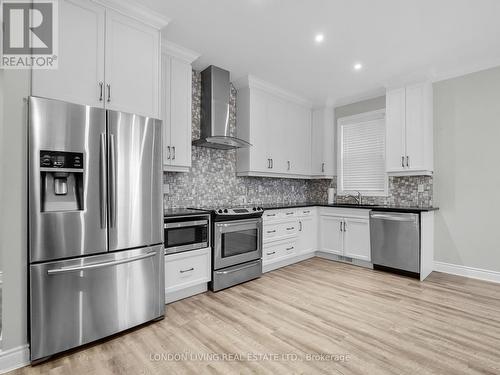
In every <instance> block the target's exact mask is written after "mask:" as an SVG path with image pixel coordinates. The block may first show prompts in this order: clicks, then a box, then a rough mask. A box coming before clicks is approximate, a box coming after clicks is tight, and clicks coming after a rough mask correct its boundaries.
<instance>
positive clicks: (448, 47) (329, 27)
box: [141, 0, 500, 105]
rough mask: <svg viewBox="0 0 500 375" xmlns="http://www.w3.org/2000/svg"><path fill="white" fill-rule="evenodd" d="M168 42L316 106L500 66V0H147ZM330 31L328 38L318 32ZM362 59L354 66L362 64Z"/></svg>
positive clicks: (199, 64) (199, 65)
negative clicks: (163, 23) (410, 81)
mask: <svg viewBox="0 0 500 375" xmlns="http://www.w3.org/2000/svg"><path fill="white" fill-rule="evenodd" d="M141 3H142V4H144V5H145V6H147V7H149V8H151V9H153V10H156V11H158V12H160V13H162V14H164V15H165V16H167V17H169V18H170V19H171V23H170V24H169V26H168V27H167V29H166V33H167V35H166V38H167V39H168V40H170V41H172V42H175V43H177V44H180V45H182V46H184V47H187V48H190V49H193V50H195V51H196V52H199V53H201V57H200V58H199V59H198V60H197V61H196V62H195V64H194V66H195V68H197V69H202V68H205V67H206V66H208V65H210V64H213V65H217V66H220V67H222V68H225V69H227V70H229V71H231V79H232V80H235V79H238V78H241V77H242V76H244V75H246V74H252V75H255V76H256V77H258V78H260V79H263V80H265V81H268V82H270V83H272V84H274V85H277V86H279V87H282V88H283V89H286V90H289V91H292V92H294V93H296V94H298V95H301V96H304V97H305V98H308V99H309V100H311V101H312V102H314V103H315V104H317V105H321V104H325V103H330V104H335V103H336V104H339V103H340V102H346V101H348V100H349V99H350V98H360V97H362V96H370V95H371V96H373V94H375V93H377V92H380V91H381V89H383V87H384V86H386V85H388V84H391V83H393V82H395V81H397V80H398V79H406V78H407V77H409V76H415V77H416V76H421V75H429V74H431V75H432V76H434V77H439V78H443V77H449V76H452V75H457V74H460V73H466V72H470V71H473V70H480V69H482V68H487V67H491V66H495V65H500V0H141ZM317 33H323V34H324V36H325V39H324V42H323V43H322V44H320V45H317V44H316V43H315V42H314V37H315V35H316V34H317ZM355 62H361V63H363V66H364V67H363V69H362V70H361V71H359V72H355V71H354V69H353V64H354V63H355Z"/></svg>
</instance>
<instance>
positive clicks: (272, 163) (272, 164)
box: [271, 159, 274, 169]
mask: <svg viewBox="0 0 500 375" xmlns="http://www.w3.org/2000/svg"><path fill="white" fill-rule="evenodd" d="M273 168H274V160H273V159H271V169H273Z"/></svg>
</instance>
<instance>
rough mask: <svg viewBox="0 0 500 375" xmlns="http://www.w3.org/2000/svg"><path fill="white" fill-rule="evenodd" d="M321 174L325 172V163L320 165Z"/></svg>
mask: <svg viewBox="0 0 500 375" xmlns="http://www.w3.org/2000/svg"><path fill="white" fill-rule="evenodd" d="M321 172H322V173H324V172H325V163H321Z"/></svg>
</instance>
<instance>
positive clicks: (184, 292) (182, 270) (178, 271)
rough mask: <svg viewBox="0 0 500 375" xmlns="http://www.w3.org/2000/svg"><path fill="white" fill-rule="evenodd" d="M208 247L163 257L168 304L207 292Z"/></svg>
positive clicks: (209, 266) (209, 258) (209, 255)
mask: <svg viewBox="0 0 500 375" xmlns="http://www.w3.org/2000/svg"><path fill="white" fill-rule="evenodd" d="M211 256H212V249H211V248H210V247H208V248H205V249H200V250H193V251H186V252H183V253H177V254H169V255H166V256H165V301H166V303H170V302H173V301H177V300H179V299H182V298H186V297H189V296H192V295H194V294H198V293H201V292H204V291H206V290H207V283H208V282H209V281H210V280H211V272H212V267H211Z"/></svg>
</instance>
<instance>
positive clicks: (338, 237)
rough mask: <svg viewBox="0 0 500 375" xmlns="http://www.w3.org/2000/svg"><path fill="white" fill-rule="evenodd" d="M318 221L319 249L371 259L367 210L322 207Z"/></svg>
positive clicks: (350, 256) (361, 258) (360, 258)
mask: <svg viewBox="0 0 500 375" xmlns="http://www.w3.org/2000/svg"><path fill="white" fill-rule="evenodd" d="M319 221H320V229H319V231H320V246H319V250H320V251H323V252H326V253H331V254H336V255H341V256H345V257H349V258H353V259H359V260H364V261H367V262H369V261H370V260H371V257H370V219H369V211H368V210H359V209H355V210H352V209H347V210H346V209H341V208H322V210H321V213H320V218H319Z"/></svg>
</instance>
